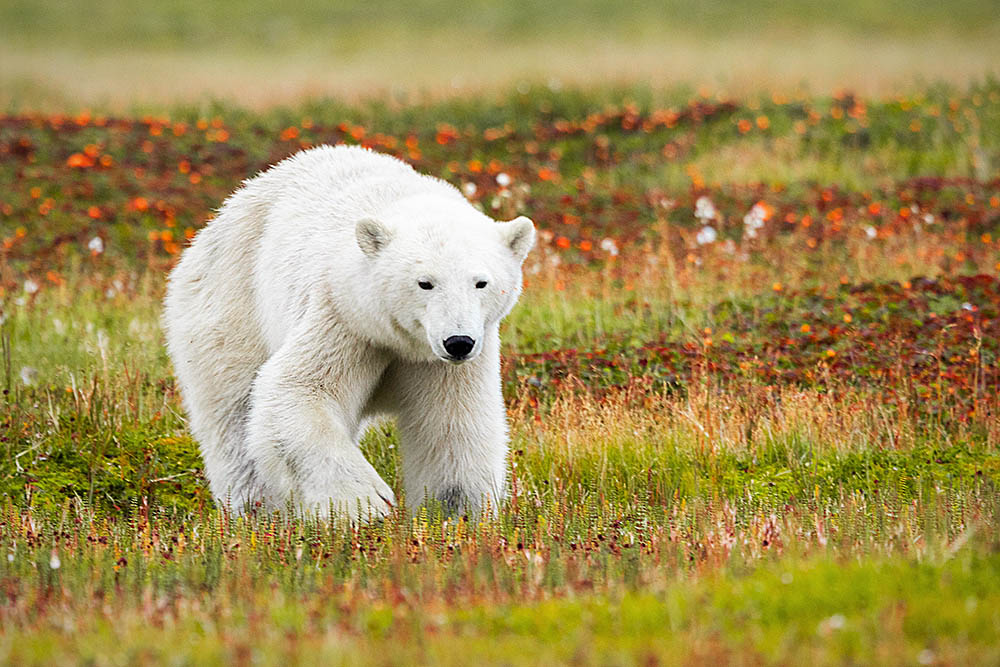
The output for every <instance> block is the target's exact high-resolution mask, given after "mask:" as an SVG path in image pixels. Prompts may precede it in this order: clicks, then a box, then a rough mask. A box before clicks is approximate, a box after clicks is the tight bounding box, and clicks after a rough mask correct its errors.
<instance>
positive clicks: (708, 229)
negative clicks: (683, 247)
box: [695, 225, 719, 245]
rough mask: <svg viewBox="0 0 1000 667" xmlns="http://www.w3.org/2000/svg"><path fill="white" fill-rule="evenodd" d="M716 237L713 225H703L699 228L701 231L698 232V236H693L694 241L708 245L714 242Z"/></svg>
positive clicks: (717, 236)
mask: <svg viewBox="0 0 1000 667" xmlns="http://www.w3.org/2000/svg"><path fill="white" fill-rule="evenodd" d="M717 238H719V235H718V233H716V231H715V227H712V226H711V225H705V226H704V227H702V228H701V231H700V232H698V236H696V237H695V241H697V242H698V245H708V244H709V243H715V240H716V239H717Z"/></svg>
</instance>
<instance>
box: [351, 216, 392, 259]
mask: <svg viewBox="0 0 1000 667" xmlns="http://www.w3.org/2000/svg"><path fill="white" fill-rule="evenodd" d="M354 233H355V235H356V236H357V238H358V247H359V248H361V252H363V253H365V254H366V255H368V256H369V257H374V256H375V255H377V254H378V253H379V251H381V250H382V248H384V247H386V246H387V245H388V244H389V241H391V240H392V234H391V233H390V232H389V230H388V229H386V228H385V225H383V224H382V223H381V222H379V221H378V220H375V219H373V218H362V219H361V220H359V221H358V226H357V227H355V230H354Z"/></svg>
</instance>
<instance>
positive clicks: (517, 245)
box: [500, 215, 535, 262]
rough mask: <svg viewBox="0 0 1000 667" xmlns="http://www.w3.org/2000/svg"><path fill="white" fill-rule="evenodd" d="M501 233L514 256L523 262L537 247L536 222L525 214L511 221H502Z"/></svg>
mask: <svg viewBox="0 0 1000 667" xmlns="http://www.w3.org/2000/svg"><path fill="white" fill-rule="evenodd" d="M500 234H501V236H503V239H504V241H505V242H506V243H507V247H508V248H510V250H511V252H513V253H514V256H515V257H517V258H518V260H520V261H522V262H523V261H524V258H525V257H527V256H528V253H529V252H531V249H532V248H533V247H535V223H533V222H532V221H531V220H530V219H528V218H526V217H524V216H523V215H522V216H519V217H517V218H514V219H513V220H511V221H510V222H501V223H500Z"/></svg>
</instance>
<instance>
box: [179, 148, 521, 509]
mask: <svg viewBox="0 0 1000 667" xmlns="http://www.w3.org/2000/svg"><path fill="white" fill-rule="evenodd" d="M534 243H535V228H534V225H533V223H532V222H531V220H529V219H528V218H526V217H523V216H522V217H519V218H517V219H515V220H512V221H510V222H497V221H495V220H493V219H491V218H489V217H487V216H486V215H484V214H483V213H481V212H480V211H478V210H477V209H476V208H474V207H473V206H472V205H471V204H470V203H469V202H468V201H466V199H465V198H464V197H463V196H462V194H461V193H460V192H459V191H458V190H457V189H456V188H454V187H453V186H451V185H450V184H448V183H446V182H444V181H442V180H439V179H436V178H432V177H430V176H426V175H423V174H420V173H418V172H416V171H415V170H414V169H413V168H412V167H410V166H409V165H408V164H406V163H404V162H402V161H400V160H397V159H395V158H393V157H390V156H386V155H380V154H378V153H375V152H372V151H369V150H367V149H363V148H359V147H348V146H337V147H330V146H320V147H317V148H313V149H309V150H306V151H303V152H300V153H298V154H297V155H295V156H293V157H291V158H288V159H286V160H284V161H283V162H280V163H279V164H277V165H276V166H274V167H272V168H270V169H268V170H267V171H265V172H263V173H261V174H259V175H258V176H256V177H254V178H251V179H249V180H247V181H245V182H244V183H243V185H242V187H241V188H239V189H238V190H237V191H236V192H235V193H233V194H232V195H231V196H230V197H229V198H228V199H227V200H226V202H225V203H224V204H223V206H222V208H221V209H220V210H219V212H218V215H217V216H216V217H215V219H214V220H212V221H211V222H210V223H209V224H208V225H207V226H206V227H205V229H203V230H202V231H201V232H200V233H199V234H198V235H197V236H196V237H195V239H194V241H193V242H192V244H191V246H190V247H189V248H187V250H185V252H184V253H183V255H182V257H181V259H180V261H179V262H178V264H177V266H176V267H175V268H174V269H173V271H172V272H171V274H170V277H169V282H168V286H167V295H166V298H165V303H164V314H163V322H164V328H165V331H166V339H167V347H168V350H169V354H170V358H171V360H172V362H173V365H174V371H175V374H176V377H177V380H178V384H179V387H180V391H181V395H182V397H183V402H184V406H185V409H186V411H187V414H188V417H189V423H190V428H191V431H192V433H193V435H194V436H195V438H196V439H197V440H198V441H199V443H200V446H201V453H202V457H203V459H204V462H205V471H206V474H207V477H208V480H209V483H210V485H211V489H212V493H213V495H214V496H215V497H216V498H217V499H218V500H219V501H221V502H228V503H230V504H231V505H232V506H233V507H234V508H237V511H242V509H245V508H246V507H247V506H249V504H250V503H257V502H262V503H263V504H264V506H265V507H266V508H269V509H284V508H288V507H295V508H297V509H303V510H307V511H318V512H319V513H320V514H323V515H325V514H328V512H329V511H330V509H331V508H333V509H335V510H336V509H337V508H339V511H347V512H350V513H352V514H353V515H354V516H358V512H359V511H360V512H361V514H362V516H363V518H372V517H381V516H384V515H386V514H387V512H389V511H390V508H391V507H392V506H393V504H394V503H395V502H396V499H395V497H394V495H393V491H392V489H391V488H389V486H388V485H387V484H386V483H385V481H383V480H382V479H381V478H380V477H379V475H378V473H377V472H376V471H375V469H374V468H373V467H372V465H371V464H370V463H369V462H368V461H367V460H366V459H365V458H364V456H363V454H362V453H361V450H360V448H359V446H358V441H359V438H360V435H361V434H362V433H363V432H364V429H365V428H366V426H367V424H368V423H370V421H371V420H372V419H373V418H380V417H383V416H394V417H395V418H396V420H397V425H398V432H399V437H400V443H399V447H400V454H401V457H402V472H403V487H404V490H405V494H406V503H407V505H408V506H409V508H410V509H411V510H412V509H413V508H416V507H419V506H420V505H422V504H424V503H425V501H427V500H430V499H436V500H437V501H440V503H441V504H442V506H443V507H444V508H445V509H446V511H447V512H448V513H449V514H458V513H463V512H465V513H475V512H478V511H481V510H482V509H484V508H486V507H490V508H492V509H493V510H494V511H495V510H496V507H497V504H498V503H499V502H500V501H501V499H502V498H503V496H504V492H505V491H504V487H505V471H506V454H507V421H506V412H505V409H504V404H503V398H502V395H501V380H500V339H499V333H498V331H499V324H500V321H501V319H503V317H504V316H505V315H507V313H509V312H510V310H511V308H512V307H513V306H514V303H515V302H516V301H517V299H518V296H519V295H520V293H521V285H522V276H521V265H522V263H523V262H524V259H525V257H526V255H527V254H528V252H529V251H530V250H531V248H532V247H533V245H534ZM290 503H291V504H290Z"/></svg>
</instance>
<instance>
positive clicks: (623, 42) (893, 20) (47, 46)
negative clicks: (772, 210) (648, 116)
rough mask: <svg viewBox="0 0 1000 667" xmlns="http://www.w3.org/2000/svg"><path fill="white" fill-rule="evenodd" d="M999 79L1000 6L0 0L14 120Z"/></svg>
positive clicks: (965, 1) (794, 0) (896, 88)
mask: <svg viewBox="0 0 1000 667" xmlns="http://www.w3.org/2000/svg"><path fill="white" fill-rule="evenodd" d="M998 69H1000V6H998V4H997V2H996V0H952V1H951V2H939V1H937V0H911V1H904V0H888V1H878V0H840V1H839V2H826V1H824V2H814V1H810V0H789V1H785V2H781V1H778V0H748V1H745V2H723V1H720V0H703V1H696V0H659V1H656V2H654V1H652V0H640V1H638V2H606V1H604V0H562V1H560V2H552V1H551V0H506V1H504V2H488V1H486V0H466V1H464V2H456V1H449V0H414V1H411V2H405V3H399V2H388V1H387V0H364V1H356V0H339V1H337V0H334V1H329V0H286V1H284V2H280V3H279V2H268V1H266V0H239V1H236V0H221V1H215V2H205V1H204V0H169V1H164V2H151V3H137V2H134V1H132V0H104V1H100V2H98V1H95V0H2V2H0V104H2V105H3V108H5V109H7V110H13V109H26V108H34V109H46V108H58V109H63V110H66V109H75V108H81V107H94V108H107V109H116V108H134V107H137V106H140V107H141V106H145V107H157V106H161V105H168V104H170V105H173V104H177V103H193V102H197V101H200V100H206V99H217V100H231V101H234V102H237V103H239V104H240V105H243V106H248V107H260V106H268V105H274V104H282V103H292V102H295V101H296V100H298V99H301V98H303V97H327V96H332V97H338V98H342V99H356V98H372V97H395V98H399V99H407V100H412V99H413V98H414V97H440V96H448V95H452V94H455V93H469V92H478V93H488V92H489V91H493V90H499V89H507V88H510V87H511V86H518V85H520V86H524V85H529V84H544V85H548V86H551V87H553V88H558V87H560V86H567V85H577V84H596V83H608V82H615V83H623V84H635V83H639V84H649V85H651V86H654V87H665V86H672V85H675V84H678V83H684V84H690V85H693V86H699V87H707V88H710V89H711V90H712V91H714V92H724V93H726V94H730V95H739V94H740V93H741V92H744V91H751V90H752V91H760V90H761V89H770V90H789V89H802V88H804V89H806V90H808V91H810V92H830V91H832V90H835V89H839V88H847V89H851V90H854V91H856V92H858V93H862V94H877V95H883V94H892V93H895V92H901V91H905V90H907V89H908V88H909V87H912V86H914V85H915V84H926V82H927V81H936V80H945V81H949V82H954V83H963V82H966V81H969V80H982V79H983V78H984V77H986V76H988V75H995V74H996V73H997V72H998Z"/></svg>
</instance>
